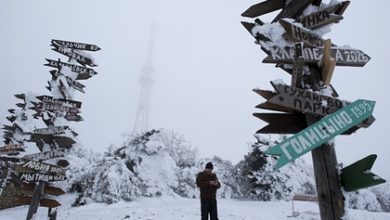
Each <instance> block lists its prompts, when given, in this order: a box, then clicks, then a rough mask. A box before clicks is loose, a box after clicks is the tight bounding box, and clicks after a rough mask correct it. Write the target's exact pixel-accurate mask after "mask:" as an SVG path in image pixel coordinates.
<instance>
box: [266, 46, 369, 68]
mask: <svg viewBox="0 0 390 220" xmlns="http://www.w3.org/2000/svg"><path fill="white" fill-rule="evenodd" d="M269 52H270V53H269V55H268V56H267V57H266V58H265V59H264V60H263V63H288V64H291V63H293V61H294V56H295V51H294V48H293V47H284V48H280V47H276V46H275V47H271V48H270V51H269ZM323 54H324V49H323V48H310V47H304V48H303V53H302V57H303V59H304V61H305V63H307V64H317V63H319V62H321V60H322V57H323ZM330 56H331V58H332V59H334V60H336V66H353V67H363V66H364V65H366V63H368V61H370V59H371V58H370V56H368V55H367V54H365V53H364V52H363V51H361V50H356V49H343V48H334V47H333V48H331V51H330Z"/></svg>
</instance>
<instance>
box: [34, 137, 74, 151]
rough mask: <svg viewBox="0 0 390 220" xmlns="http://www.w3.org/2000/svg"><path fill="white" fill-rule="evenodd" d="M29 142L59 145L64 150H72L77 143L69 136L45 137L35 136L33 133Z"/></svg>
mask: <svg viewBox="0 0 390 220" xmlns="http://www.w3.org/2000/svg"><path fill="white" fill-rule="evenodd" d="M27 141H28V142H35V143H40V142H44V143H46V144H49V145H56V144H57V145H58V146H59V147H63V148H71V147H72V145H73V144H75V143H76V141H74V140H73V139H72V138H70V137H67V136H53V135H43V134H39V135H38V134H34V133H31V135H30V139H28V140H27Z"/></svg>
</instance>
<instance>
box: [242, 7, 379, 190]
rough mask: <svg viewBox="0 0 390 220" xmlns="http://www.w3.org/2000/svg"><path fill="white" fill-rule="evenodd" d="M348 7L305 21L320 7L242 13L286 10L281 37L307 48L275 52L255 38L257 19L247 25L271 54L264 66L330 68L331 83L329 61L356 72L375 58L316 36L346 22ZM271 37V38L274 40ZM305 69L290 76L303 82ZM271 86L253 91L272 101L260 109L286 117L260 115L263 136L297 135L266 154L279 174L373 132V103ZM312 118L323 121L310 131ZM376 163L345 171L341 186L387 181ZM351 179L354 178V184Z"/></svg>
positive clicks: (254, 12) (255, 12)
mask: <svg viewBox="0 0 390 220" xmlns="http://www.w3.org/2000/svg"><path fill="white" fill-rule="evenodd" d="M349 3H350V2H349V1H343V2H340V3H336V4H329V5H328V6H325V7H324V5H322V7H318V8H319V10H318V11H314V12H311V13H310V14H305V15H303V11H304V10H305V9H306V8H307V7H308V6H309V5H310V4H311V5H314V6H320V5H321V1H316V0H291V1H283V0H267V1H264V2H261V3H258V4H256V5H253V6H251V7H250V8H248V10H246V11H245V12H244V13H242V16H244V17H250V18H256V17H258V16H260V15H263V14H267V13H270V12H273V11H276V10H279V9H282V10H281V12H280V13H279V14H278V15H277V16H276V17H275V19H274V20H273V21H272V22H273V23H275V22H278V23H279V24H280V25H281V26H282V27H283V29H284V30H285V32H284V34H283V35H282V36H283V37H284V38H285V40H286V41H287V42H290V45H294V43H299V45H303V47H302V46H300V47H293V46H283V47H281V46H278V45H277V44H273V46H271V47H270V46H269V45H270V43H271V44H272V39H270V38H268V37H266V36H265V35H263V34H260V33H256V32H252V30H253V28H254V27H256V26H258V25H263V24H264V23H263V22H262V21H261V20H260V19H258V18H257V19H256V20H255V23H249V22H242V23H243V25H244V27H245V28H246V29H248V30H249V31H250V33H251V34H252V35H253V36H254V37H255V38H256V40H257V41H258V43H259V44H260V45H262V49H263V50H264V51H265V52H266V53H267V55H268V56H267V57H266V58H265V59H264V60H263V62H264V63H275V64H277V66H278V67H282V68H283V67H284V65H285V64H288V65H291V64H293V66H294V68H297V69H298V65H299V62H301V63H302V64H301V65H306V66H309V65H312V66H313V65H318V66H319V68H320V69H322V70H323V69H325V68H328V72H329V69H330V72H331V73H330V77H331V74H332V73H333V69H332V68H330V67H329V65H328V63H325V61H324V60H327V61H332V62H333V63H334V65H337V66H354V67H363V66H364V65H365V64H366V63H367V62H368V61H369V60H370V57H369V56H368V55H367V54H365V53H364V52H363V51H361V50H357V49H350V48H339V47H337V45H334V44H331V43H330V42H327V43H325V40H324V39H322V37H321V36H319V35H317V34H315V33H314V32H313V30H315V29H317V28H320V27H323V26H325V25H328V24H332V23H337V22H339V21H340V20H342V19H343V16H342V15H343V13H344V11H345V10H346V8H347V7H348V5H349ZM269 36H272V35H271V34H270V35H269ZM263 45H264V46H263ZM265 45H266V46H265ZM298 49H299V50H298ZM333 68H334V66H333ZM302 69H303V68H302V66H301V67H300V70H301V72H300V73H298V72H294V69H293V71H292V72H291V73H292V75H293V79H294V77H298V76H296V74H302ZM323 72H325V71H323ZM294 74H295V75H294ZM327 74H329V73H327ZM322 77H323V79H322V80H323V82H329V81H330V79H329V76H324V75H322ZM325 77H327V79H326V80H325V79H324V78H325ZM293 82H294V80H293ZM271 84H272V86H273V87H274V89H275V91H268V90H261V89H256V90H254V91H255V92H256V93H257V94H259V95H261V96H262V97H264V98H265V99H266V100H267V101H266V102H264V103H261V104H260V105H258V106H256V107H257V108H261V109H267V110H276V111H279V112H282V113H255V114H254V116H256V117H257V118H259V119H261V120H263V121H265V122H267V123H269V124H268V125H266V126H265V127H264V128H262V129H260V130H259V131H258V133H280V134H294V135H293V136H291V137H290V138H288V139H286V140H285V141H283V142H281V143H279V144H277V145H276V146H274V147H271V148H270V149H268V150H267V151H265V153H266V154H269V155H274V156H278V157H279V160H278V162H277V164H276V166H275V168H276V169H279V168H281V167H282V166H284V165H286V164H288V163H289V162H291V161H294V160H295V159H296V158H298V157H300V156H302V155H304V154H305V153H307V152H310V151H311V150H313V149H314V148H317V147H319V146H321V144H323V143H325V142H328V141H329V140H331V139H333V138H334V137H336V136H337V135H340V134H351V133H353V132H354V131H356V130H357V129H359V128H361V127H368V126H370V125H371V124H372V123H373V122H374V121H375V118H374V117H373V116H372V112H373V109H374V106H375V102H374V101H369V100H357V101H355V102H352V103H351V102H347V101H344V100H340V99H339V98H336V97H332V96H329V95H324V94H321V93H319V92H314V91H312V90H307V89H303V88H299V86H297V85H291V86H289V85H286V84H284V83H281V82H279V81H273V82H271ZM325 84H326V83H325ZM307 114H309V115H313V116H317V117H322V119H321V120H319V121H318V122H316V123H314V124H312V125H310V126H308V125H307V123H306V117H305V115H307ZM373 157H374V156H370V158H371V159H363V160H362V161H363V162H362V161H358V162H357V163H355V164H353V165H351V166H350V167H347V168H345V169H343V173H345V172H347V173H346V174H341V179H342V181H341V182H342V184H343V186H344V188H345V189H346V190H347V191H348V190H356V189H360V188H364V187H368V186H372V185H377V184H380V183H383V182H384V181H385V180H383V179H382V178H379V177H377V176H375V175H374V174H372V173H371V172H369V169H370V168H371V166H372V164H373V161H374V160H375V159H372V158H373ZM375 158H376V157H375ZM367 160H369V162H370V163H368V165H365V166H364V168H367V169H366V170H362V169H361V166H362V164H367ZM351 167H352V168H351ZM357 167H360V168H357ZM351 170H352V171H351ZM363 171H364V173H363ZM364 175H366V177H365V178H363V177H362V176H364ZM367 175H368V176H369V177H367ZM352 177H354V178H353V179H352ZM358 177H359V178H360V179H364V180H365V182H361V183H360V184H358V185H354V186H353V187H352V186H351V185H353V184H352V182H356V181H355V180H356V179H357V178H358ZM371 177H375V178H371ZM352 180H353V181H352Z"/></svg>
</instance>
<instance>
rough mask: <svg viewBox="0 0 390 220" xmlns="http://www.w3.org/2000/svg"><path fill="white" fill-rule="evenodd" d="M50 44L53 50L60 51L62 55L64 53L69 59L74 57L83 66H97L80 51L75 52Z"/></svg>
mask: <svg viewBox="0 0 390 220" xmlns="http://www.w3.org/2000/svg"><path fill="white" fill-rule="evenodd" d="M52 46H53V48H52V50H54V51H55V52H58V53H60V54H62V55H65V56H67V57H69V58H70V59H74V60H76V61H77V62H78V63H79V64H81V65H83V66H85V65H88V66H91V67H95V66H97V65H96V64H94V63H93V60H92V59H91V58H89V57H86V56H83V55H81V54H80V53H78V52H75V51H74V50H72V49H69V48H64V47H62V46H58V45H55V44H52Z"/></svg>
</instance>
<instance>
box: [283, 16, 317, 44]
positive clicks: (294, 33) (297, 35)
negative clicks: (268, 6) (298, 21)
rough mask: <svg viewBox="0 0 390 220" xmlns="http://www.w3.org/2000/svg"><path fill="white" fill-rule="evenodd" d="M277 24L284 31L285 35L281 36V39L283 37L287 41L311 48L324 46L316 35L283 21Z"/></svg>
mask: <svg viewBox="0 0 390 220" xmlns="http://www.w3.org/2000/svg"><path fill="white" fill-rule="evenodd" d="M279 23H280V24H281V25H282V26H283V28H284V29H285V30H286V33H285V34H284V35H283V37H285V38H286V39H287V40H291V41H296V42H303V43H304V44H306V45H308V46H312V47H323V46H324V40H323V39H322V37H320V36H318V35H317V34H314V33H312V32H310V31H307V30H305V29H303V28H301V27H299V26H297V25H295V24H293V23H291V22H289V21H287V20H284V19H281V20H279Z"/></svg>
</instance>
